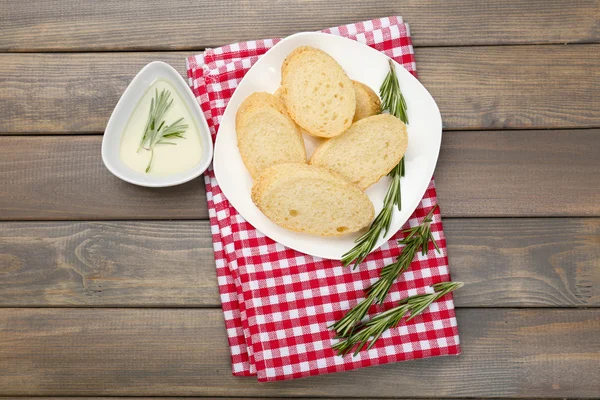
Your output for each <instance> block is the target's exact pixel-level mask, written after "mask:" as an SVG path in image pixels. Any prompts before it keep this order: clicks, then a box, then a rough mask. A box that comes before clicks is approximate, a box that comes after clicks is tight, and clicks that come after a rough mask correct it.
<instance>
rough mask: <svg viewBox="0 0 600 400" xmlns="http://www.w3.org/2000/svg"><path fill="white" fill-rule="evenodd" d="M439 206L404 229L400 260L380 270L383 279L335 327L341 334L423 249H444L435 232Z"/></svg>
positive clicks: (351, 328)
mask: <svg viewBox="0 0 600 400" xmlns="http://www.w3.org/2000/svg"><path fill="white" fill-rule="evenodd" d="M436 208H437V204H436V205H435V206H433V208H432V209H431V210H430V211H429V213H427V215H426V216H425V218H424V219H423V222H422V223H421V224H420V225H417V226H415V227H413V228H410V229H406V230H404V231H403V232H404V233H406V234H407V235H406V237H405V238H404V239H402V240H400V241H399V242H398V243H400V244H403V245H404V248H403V249H402V251H401V252H400V255H398V258H396V261H395V262H393V263H392V264H389V265H386V266H385V267H383V268H382V269H381V272H380V273H379V279H378V280H377V281H376V282H375V283H373V284H372V285H371V286H370V287H369V288H368V289H367V290H366V294H367V297H366V298H365V299H364V300H363V301H361V302H360V303H358V305H356V306H355V307H354V308H353V309H351V310H350V311H348V312H347V313H346V315H344V317H343V318H342V319H340V320H339V321H337V322H336V323H335V324H333V325H332V326H331V329H333V330H334V331H335V332H336V333H337V335H338V336H342V337H345V336H348V335H350V334H351V333H352V332H353V331H354V330H355V329H356V327H357V326H358V325H359V324H360V321H362V319H363V318H364V317H365V315H367V311H369V308H370V307H371V306H372V305H373V304H376V303H379V304H381V303H383V301H384V300H385V298H386V296H387V295H388V293H389V291H390V289H391V287H392V285H393V283H394V281H395V280H396V278H398V277H399V276H400V275H401V274H402V273H404V272H405V271H406V270H408V268H410V264H411V263H412V260H413V259H414V258H415V255H416V254H417V253H418V252H419V251H420V252H421V254H423V255H425V254H427V251H428V250H429V243H430V242H433V245H434V247H435V249H436V250H437V252H438V253H439V251H440V249H439V247H438V245H437V243H436V242H435V239H434V237H433V234H432V233H431V221H432V220H433V213H434V211H435V209H436Z"/></svg>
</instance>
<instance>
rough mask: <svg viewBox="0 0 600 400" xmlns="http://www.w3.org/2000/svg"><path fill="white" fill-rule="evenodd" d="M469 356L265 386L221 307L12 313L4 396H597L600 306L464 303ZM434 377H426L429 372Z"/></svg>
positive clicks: (4, 324)
mask: <svg viewBox="0 0 600 400" xmlns="http://www.w3.org/2000/svg"><path fill="white" fill-rule="evenodd" d="M457 318H458V322H459V326H460V334H461V345H462V351H463V353H462V355H461V356H459V357H438V358H432V359H426V360H419V361H411V362H404V363H398V364H391V365H386V366H380V367H373V368H366V369H362V370H356V371H352V372H349V373H342V374H331V375H322V376H319V377H314V378H307V379H299V380H294V381H287V382H279V383H271V384H259V383H257V382H256V380H255V379H252V378H248V379H241V378H234V377H232V376H231V373H230V364H229V354H228V347H227V344H226V339H225V329H224V325H223V319H222V313H221V310H218V309H187V310H181V309H165V310H157V309H1V310H0V370H1V371H2V374H0V393H2V394H4V395H46V396H48V395H111V396H112V395H114V396H117V395H136V396H150V395H152V396H154V395H155V396H167V395H172V396H183V395H190V396H201V395H206V396H302V397H307V396H322V397H331V396H340V397H344V396H350V397H370V396H372V395H373V393H374V391H376V392H377V395H378V396H381V397H434V396H435V397H475V396H481V397H494V396H497V397H531V396H538V397H553V398H556V397H566V396H568V397H581V398H585V397H589V398H592V397H596V396H597V395H598V392H599V390H600V383H599V382H600V381H599V380H598V370H597V368H596V367H597V365H598V363H600V342H599V341H598V340H597V336H598V331H599V330H600V310H597V309H595V310H531V309H529V310H511V309H461V310H458V313H457ZM424 376H427V377H428V378H427V379H423V377H424Z"/></svg>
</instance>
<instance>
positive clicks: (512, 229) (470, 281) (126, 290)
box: [0, 218, 600, 307]
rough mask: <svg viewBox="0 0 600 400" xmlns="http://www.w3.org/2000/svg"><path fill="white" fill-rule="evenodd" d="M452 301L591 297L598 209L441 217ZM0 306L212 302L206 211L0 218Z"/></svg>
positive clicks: (590, 300)
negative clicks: (579, 213) (543, 215)
mask: <svg viewBox="0 0 600 400" xmlns="http://www.w3.org/2000/svg"><path fill="white" fill-rule="evenodd" d="M444 228H445V234H446V238H447V242H448V254H449V256H450V265H451V272H452V277H453V279H454V280H457V281H462V282H465V283H466V285H465V287H464V288H463V289H461V290H460V291H458V292H457V293H456V296H455V299H456V304H457V306H459V307H512V306H519V307H525V306H528V307H573V306H585V307H598V306H600V246H598V243H599V241H600V219H558V218H552V219H448V220H446V221H444ZM0 277H1V281H2V284H0V307H65V306H67V307H81V306H94V307H218V306H219V305H220V302H219V297H218V293H217V287H216V283H217V279H216V276H215V265H214V259H213V253H212V244H211V237H210V229H209V227H208V222H207V221H189V222H184V221H178V222H168V221H163V222H31V223H20V222H19V223H6V222H5V223H1V224H0Z"/></svg>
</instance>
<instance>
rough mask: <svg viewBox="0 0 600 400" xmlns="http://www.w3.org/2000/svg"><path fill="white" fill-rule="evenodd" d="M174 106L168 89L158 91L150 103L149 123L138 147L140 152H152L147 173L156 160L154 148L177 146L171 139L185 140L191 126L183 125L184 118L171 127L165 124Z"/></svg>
mask: <svg viewBox="0 0 600 400" xmlns="http://www.w3.org/2000/svg"><path fill="white" fill-rule="evenodd" d="M172 105H173V99H171V92H170V91H168V90H167V89H163V90H161V91H160V93H158V89H156V92H155V95H154V97H153V98H152V100H151V101H150V112H149V113H148V121H147V122H146V127H145V128H144V134H143V135H142V140H141V141H140V146H139V147H138V152H139V151H140V150H141V149H145V150H147V151H150V161H149V162H148V166H147V167H146V173H148V172H150V168H151V167H152V161H153V160H154V146H156V145H157V144H165V145H176V144H177V143H174V142H172V141H170V140H169V139H171V140H175V139H185V137H184V136H183V134H184V133H185V131H186V130H187V128H188V127H189V125H187V124H184V123H182V122H183V118H179V119H178V120H177V121H175V122H173V123H172V124H170V125H166V124H165V120H164V115H165V113H166V112H167V111H168V110H169V108H171V106H172Z"/></svg>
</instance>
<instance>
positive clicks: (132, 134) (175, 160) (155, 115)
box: [119, 79, 202, 176]
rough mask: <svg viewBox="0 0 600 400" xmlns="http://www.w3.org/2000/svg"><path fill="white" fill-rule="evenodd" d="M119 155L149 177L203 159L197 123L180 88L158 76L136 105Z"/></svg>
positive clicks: (181, 169)
mask: <svg viewBox="0 0 600 400" xmlns="http://www.w3.org/2000/svg"><path fill="white" fill-rule="evenodd" d="M119 154H120V158H121V160H122V161H123V163H124V164H125V165H127V166H128V167H129V168H131V169H133V170H134V171H137V172H141V173H143V174H146V175H150V176H167V175H174V174H178V173H181V172H185V171H187V170H189V169H191V168H193V167H194V166H196V165H197V164H198V163H199V162H200V159H201V158H202V145H201V143H200V134H199V130H198V127H197V126H196V122H195V120H194V118H193V117H192V115H191V112H190V110H189V109H188V108H187V106H186V104H185V102H184V100H183V99H182V98H181V96H180V94H179V93H178V92H177V90H176V89H175V88H174V87H173V85H171V83H170V82H169V81H168V80H166V79H157V80H156V81H154V82H153V83H152V85H150V87H149V88H148V90H146V92H145V93H144V95H143V97H142V99H141V100H140V101H139V102H138V104H137V105H136V107H135V109H134V111H133V113H132V114H131V117H130V118H129V121H128V122H127V125H126V126H125V129H124V131H123V135H122V139H121V147H120V152H119Z"/></svg>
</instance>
